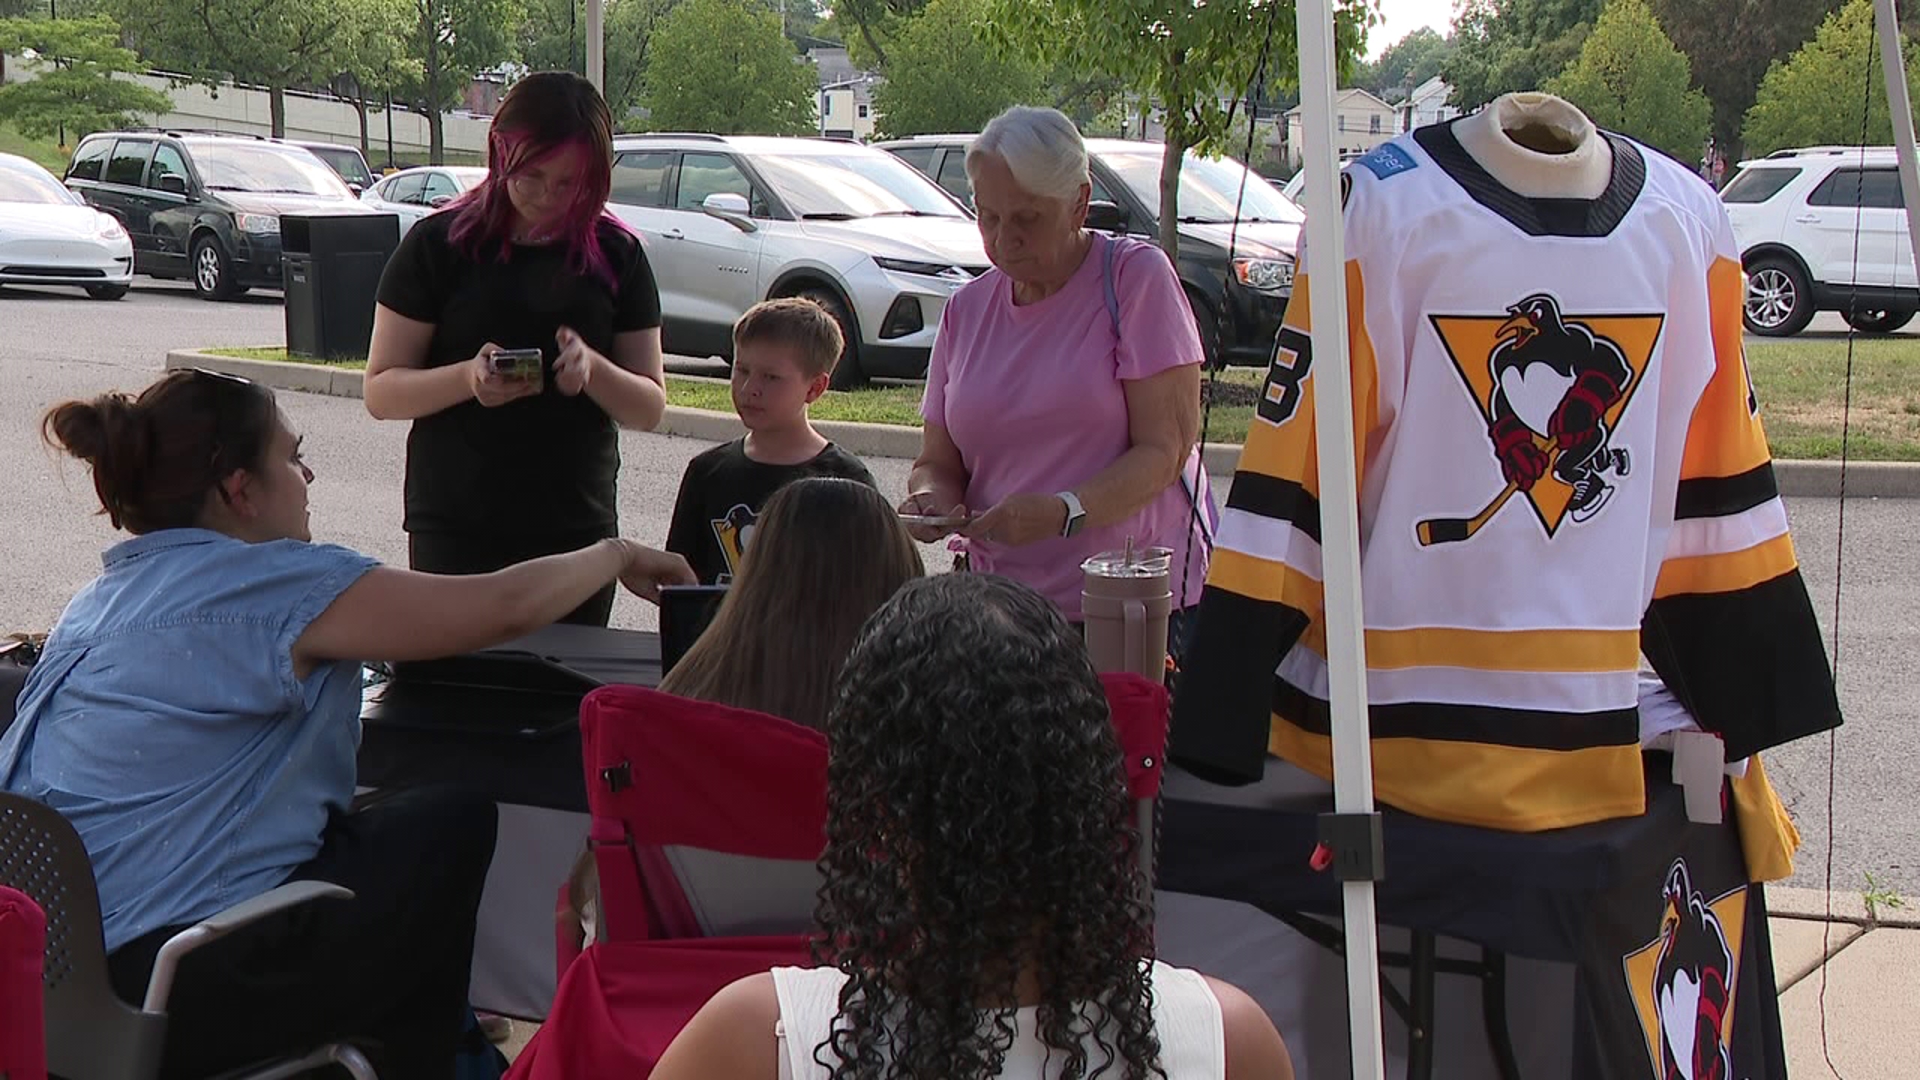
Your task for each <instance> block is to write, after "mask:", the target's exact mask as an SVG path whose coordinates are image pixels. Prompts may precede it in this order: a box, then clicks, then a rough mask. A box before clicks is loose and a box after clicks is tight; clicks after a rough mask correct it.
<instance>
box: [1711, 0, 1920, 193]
mask: <svg viewBox="0 0 1920 1080" xmlns="http://www.w3.org/2000/svg"><path fill="white" fill-rule="evenodd" d="M1903 36H1904V35H1903ZM1902 49H1903V51H1904V53H1905V55H1906V63H1907V85H1909V86H1920V48H1916V47H1915V43H1914V41H1913V39H1912V38H1911V37H1907V39H1906V41H1905V42H1904V43H1903V45H1902ZM1863 109H1864V110H1865V113H1866V115H1865V116H1864V117H1862V115H1861V113H1862V110H1863ZM1863 120H1864V122H1865V127H1864V128H1862V126H1861V124H1862V122H1863ZM1745 135H1746V142H1747V153H1749V154H1752V155H1756V156H1757V155H1762V154H1770V153H1772V152H1773V151H1775V150H1780V149H1784V148H1786V147H1791V146H1819V145H1829V144H1831V145H1842V146H1846V145H1855V144H1858V143H1859V142H1860V141H1861V137H1862V136H1863V135H1864V136H1865V138H1866V141H1867V143H1868V144H1869V145H1873V146H1884V145H1886V144H1888V143H1891V142H1892V141H1893V113H1892V110H1890V109H1889V108H1888V106H1887V88H1886V79H1885V76H1884V75H1882V74H1881V71H1880V45H1879V42H1878V41H1877V40H1876V39H1875V37H1874V33H1873V4H1872V2H1871V0H1851V2H1849V3H1848V4H1847V6H1846V7H1844V8H1841V9H1840V10H1839V11H1838V12H1837V13H1835V14H1833V15H1831V16H1829V17H1828V18H1827V20H1826V21H1825V22H1823V23H1821V24H1820V29H1819V30H1818V31H1816V32H1815V33H1814V35H1813V40H1812V41H1809V42H1808V43H1807V44H1806V45H1804V46H1802V47H1801V49H1800V51H1799V52H1796V53H1794V54H1793V55H1792V56H1791V57H1789V58H1788V59H1787V60H1786V61H1785V62H1783V63H1776V64H1774V65H1773V66H1772V67H1771V68H1769V69H1768V70H1767V76H1766V78H1765V79H1763V80H1761V82H1760V91H1759V93H1758V94H1757V95H1756V96H1755V99H1754V103H1753V108H1752V109H1751V110H1749V111H1748V112H1747V121H1746V128H1745Z"/></svg>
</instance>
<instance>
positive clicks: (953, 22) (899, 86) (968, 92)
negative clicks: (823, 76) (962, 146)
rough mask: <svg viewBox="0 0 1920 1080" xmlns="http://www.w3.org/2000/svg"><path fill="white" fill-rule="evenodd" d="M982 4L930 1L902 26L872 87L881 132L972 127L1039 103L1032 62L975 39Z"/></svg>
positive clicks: (984, 3) (1039, 91) (1037, 74)
mask: <svg viewBox="0 0 1920 1080" xmlns="http://www.w3.org/2000/svg"><path fill="white" fill-rule="evenodd" d="M987 3H988V0H933V2H932V3H930V4H928V5H927V9H926V10H925V11H924V12H922V13H921V14H919V15H917V16H915V17H914V19H913V20H912V22H910V23H908V25H907V28H906V30H905V32H903V33H902V34H901V35H900V37H899V38H898V39H897V40H896V41H895V42H894V46H893V52H892V53H891V54H890V58H889V60H888V63H887V80H886V82H884V83H882V84H880V85H879V86H877V87H875V88H874V91H873V105H874V109H875V111H876V112H878V113H879V114H880V116H879V121H878V127H879V129H880V130H881V131H883V132H884V133H885V134H886V135H887V137H889V138H900V137H904V136H907V135H920V134H925V133H928V132H937V131H978V130H980V129H981V127H983V126H985V124H986V122H987V121H989V120H991V119H993V118H994V117H995V116H997V115H998V114H999V113H1000V112H1001V111H1002V110H1004V109H1006V107H1007V106H1009V105H1017V104H1022V103H1025V102H1031V101H1037V100H1040V98H1041V94H1042V89H1041V72H1040V68H1039V66H1038V65H1037V64H1035V63H1034V62H1033V61H1032V60H1031V59H1029V58H1027V57H1026V56H1023V55H1020V54H1018V53H1013V52H1008V51H1005V50H1000V49H995V48H994V47H993V46H992V45H991V44H989V43H988V42H987V40H986V38H985V37H984V36H983V34H982V27H981V21H982V19H983V18H984V17H985V15H986V11H987Z"/></svg>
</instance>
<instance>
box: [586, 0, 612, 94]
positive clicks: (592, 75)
mask: <svg viewBox="0 0 1920 1080" xmlns="http://www.w3.org/2000/svg"><path fill="white" fill-rule="evenodd" d="M587 81H588V82H590V83H592V84H593V88H594V89H595V90H598V91H600V92H601V93H602V94H604V93H606V92H607V0H587Z"/></svg>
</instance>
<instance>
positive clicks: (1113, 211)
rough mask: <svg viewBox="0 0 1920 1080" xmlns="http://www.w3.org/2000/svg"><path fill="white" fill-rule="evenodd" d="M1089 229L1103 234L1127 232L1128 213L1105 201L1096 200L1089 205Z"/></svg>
mask: <svg viewBox="0 0 1920 1080" xmlns="http://www.w3.org/2000/svg"><path fill="white" fill-rule="evenodd" d="M1087 228H1089V229H1098V230H1100V231H1101V232H1126V231H1127V212H1126V211H1125V210H1122V209H1120V207H1119V206H1117V205H1115V204H1113V203H1110V202H1108V201H1106V200H1105V199H1095V200H1094V201H1092V202H1090V203H1088V204H1087Z"/></svg>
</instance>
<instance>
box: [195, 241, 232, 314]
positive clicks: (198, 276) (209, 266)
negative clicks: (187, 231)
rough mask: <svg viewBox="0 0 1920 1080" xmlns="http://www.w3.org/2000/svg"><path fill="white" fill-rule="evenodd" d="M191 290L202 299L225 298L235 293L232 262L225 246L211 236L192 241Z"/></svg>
mask: <svg viewBox="0 0 1920 1080" xmlns="http://www.w3.org/2000/svg"><path fill="white" fill-rule="evenodd" d="M193 291H194V292H195V293H197V294H198V295H199V296H200V299H202V300H226V299H228V298H230V297H232V296H234V295H235V294H236V292H237V291H238V290H236V289H235V288H234V287H233V264H232V263H231V262H229V261H228V259H227V252H226V249H225V248H222V247H221V246H220V241H218V240H216V239H214V238H213V237H212V236H202V237H200V239H198V240H195V241H194V242H193Z"/></svg>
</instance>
